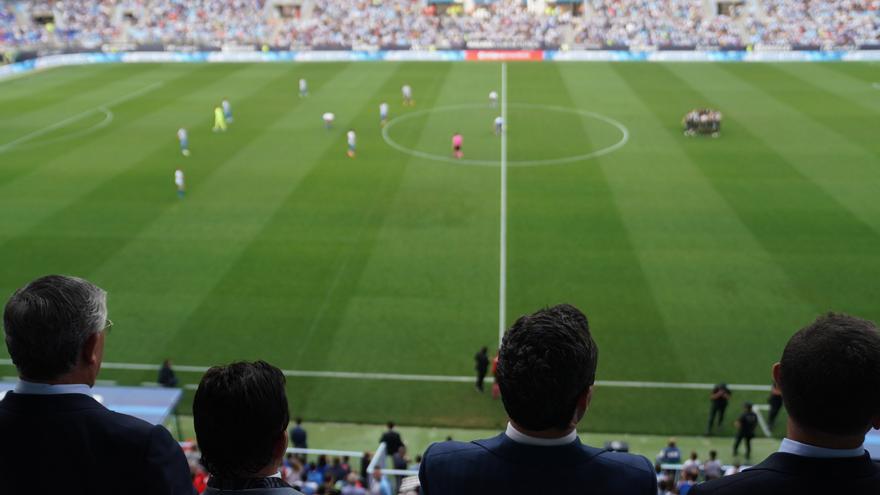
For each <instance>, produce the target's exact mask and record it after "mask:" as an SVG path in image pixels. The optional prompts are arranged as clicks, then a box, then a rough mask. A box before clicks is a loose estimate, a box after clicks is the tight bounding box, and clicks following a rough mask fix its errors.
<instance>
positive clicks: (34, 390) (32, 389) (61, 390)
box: [15, 380, 92, 397]
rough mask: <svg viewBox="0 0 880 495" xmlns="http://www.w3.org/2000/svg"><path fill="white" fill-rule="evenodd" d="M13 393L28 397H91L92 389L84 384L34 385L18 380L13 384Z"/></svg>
mask: <svg viewBox="0 0 880 495" xmlns="http://www.w3.org/2000/svg"><path fill="white" fill-rule="evenodd" d="M15 393H17V394H28V395H60V394H84V395H88V396H89V397H91V396H92V389H91V387H89V386H88V385H86V384H85V383H73V384H65V385H49V384H48V383H34V382H29V381H26V380H19V381H18V383H16V384H15Z"/></svg>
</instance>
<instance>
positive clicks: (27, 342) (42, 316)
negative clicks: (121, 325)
mask: <svg viewBox="0 0 880 495" xmlns="http://www.w3.org/2000/svg"><path fill="white" fill-rule="evenodd" d="M3 327H4V330H5V333H6V348H7V349H8V350H9V355H10V356H11V357H12V362H13V363H15V367H16V368H17V369H18V372H19V374H20V375H21V377H22V378H23V379H25V380H31V381H38V382H45V381H51V380H54V379H56V378H59V377H61V376H62V375H65V374H66V373H68V372H70V371H71V370H73V368H74V367H75V366H76V365H77V364H78V361H79V359H80V357H81V354H82V350H83V346H84V345H85V344H86V341H88V340H89V337H91V336H92V335H94V334H96V333H99V332H101V331H102V330H103V329H105V328H106V327H107V293H106V292H104V290H102V289H101V288H99V287H97V286H95V285H94V284H92V283H90V282H88V281H86V280H83V279H81V278H76V277H67V276H64V275H48V276H45V277H41V278H38V279H36V280H34V281H33V282H31V283H29V284H27V285H26V286H24V287H22V288H21V289H18V290H17V291H15V293H14V294H13V295H12V297H11V298H10V299H9V301H8V302H7V303H6V309H5V310H4V312H3ZM95 373H97V371H95Z"/></svg>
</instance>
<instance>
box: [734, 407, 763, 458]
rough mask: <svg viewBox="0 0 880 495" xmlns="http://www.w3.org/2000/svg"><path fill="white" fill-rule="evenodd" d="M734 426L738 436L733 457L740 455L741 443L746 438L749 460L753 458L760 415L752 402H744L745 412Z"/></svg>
mask: <svg viewBox="0 0 880 495" xmlns="http://www.w3.org/2000/svg"><path fill="white" fill-rule="evenodd" d="M734 426H736V438H735V439H734V440H733V457H736V456H738V455H739V444H740V443H741V442H742V441H743V440H745V443H746V460H747V461H748V460H750V459H751V458H752V439H753V438H755V428H757V427H758V415H757V414H755V411H753V410H752V403H751V402H746V403H745V404H743V413H742V414H741V415H740V416H739V419H737V420H736V422H735V423H734Z"/></svg>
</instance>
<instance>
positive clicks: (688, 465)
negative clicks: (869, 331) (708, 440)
mask: <svg viewBox="0 0 880 495" xmlns="http://www.w3.org/2000/svg"><path fill="white" fill-rule="evenodd" d="M681 470H682V471H687V472H691V473H695V474H697V475H699V474H700V460H699V458H698V456H697V453H696V452H694V451H692V452H691V456H690V457H689V458H688V459H687V460H686V461H684V463H682V465H681ZM695 479H696V478H695Z"/></svg>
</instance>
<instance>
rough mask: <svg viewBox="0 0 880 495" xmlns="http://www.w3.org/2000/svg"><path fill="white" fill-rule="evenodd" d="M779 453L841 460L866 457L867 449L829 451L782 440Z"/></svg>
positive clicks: (824, 448) (786, 439)
mask: <svg viewBox="0 0 880 495" xmlns="http://www.w3.org/2000/svg"><path fill="white" fill-rule="evenodd" d="M779 452H783V453H786V454H794V455H799V456H802V457H815V458H818V459H839V458H842V457H861V456H863V455H865V447H858V448H855V449H829V448H826V447H816V446H815V445H809V444H806V443H801V442H797V441H794V440H791V439H788V438H784V439H782V444H781V445H780V446H779Z"/></svg>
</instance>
